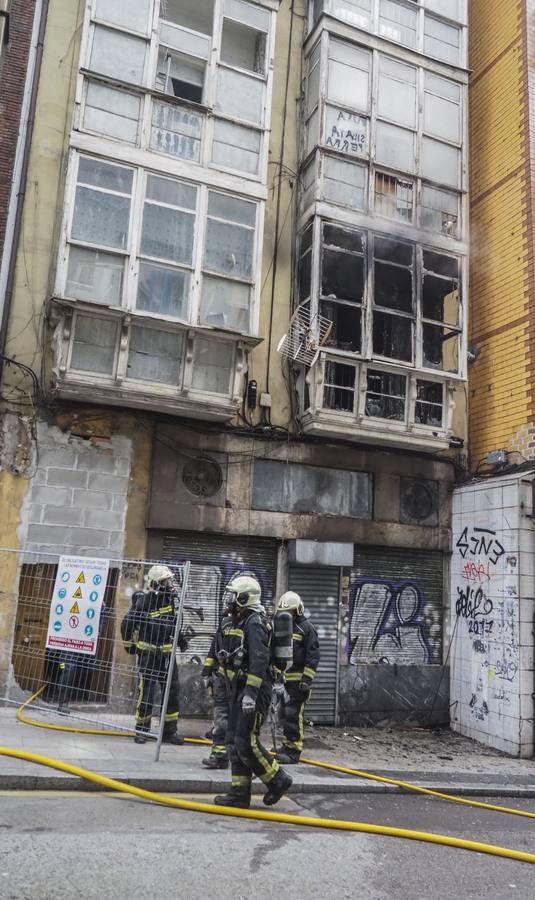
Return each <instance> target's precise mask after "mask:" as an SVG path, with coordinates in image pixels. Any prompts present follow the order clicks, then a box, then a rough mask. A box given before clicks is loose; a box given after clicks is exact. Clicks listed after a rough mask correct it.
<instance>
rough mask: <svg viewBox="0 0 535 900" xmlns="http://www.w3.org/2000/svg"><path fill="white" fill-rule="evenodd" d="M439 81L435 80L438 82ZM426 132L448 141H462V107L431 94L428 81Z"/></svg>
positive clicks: (425, 110)
mask: <svg viewBox="0 0 535 900" xmlns="http://www.w3.org/2000/svg"><path fill="white" fill-rule="evenodd" d="M437 80H438V79H434V81H435V82H436V81H437ZM424 131H426V132H427V133H428V134H434V135H436V136H437V137H441V138H444V139H445V140H448V141H455V142H456V143H458V144H459V143H460V141H461V106H460V104H459V103H456V102H455V101H452V100H448V99H446V98H444V97H439V96H437V95H436V94H434V93H431V92H430V90H429V87H428V83H427V80H426V92H425V99H424Z"/></svg>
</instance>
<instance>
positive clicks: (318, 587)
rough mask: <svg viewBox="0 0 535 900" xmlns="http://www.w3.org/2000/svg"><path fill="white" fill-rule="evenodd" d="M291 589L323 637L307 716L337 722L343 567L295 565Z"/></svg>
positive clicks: (322, 720) (289, 574)
mask: <svg viewBox="0 0 535 900" xmlns="http://www.w3.org/2000/svg"><path fill="white" fill-rule="evenodd" d="M288 588H289V589H290V590H292V591H297V593H298V594H300V596H301V598H302V600H303V603H304V604H305V609H306V610H307V611H308V612H309V613H310V621H311V622H313V624H314V626H315V628H316V630H317V632H318V635H319V639H320V649H321V661H320V665H319V669H318V673H317V675H316V677H315V679H314V685H313V689H312V696H311V699H310V701H309V703H308V704H307V708H306V709H307V712H306V718H307V720H310V721H312V722H314V723H322V724H333V723H334V722H335V719H336V692H337V677H338V603H339V591H340V569H338V568H336V567H334V566H323V567H320V566H297V565H291V566H290V569H289V572H288Z"/></svg>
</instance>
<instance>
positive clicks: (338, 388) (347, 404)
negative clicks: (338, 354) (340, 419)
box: [323, 359, 357, 415]
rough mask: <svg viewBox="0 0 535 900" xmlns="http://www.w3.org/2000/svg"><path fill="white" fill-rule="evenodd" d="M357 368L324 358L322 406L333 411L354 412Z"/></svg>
mask: <svg viewBox="0 0 535 900" xmlns="http://www.w3.org/2000/svg"><path fill="white" fill-rule="evenodd" d="M356 388H357V368H356V366H352V365H348V364H347V363H339V362H335V361H334V360H330V359H326V360H325V363H324V371H323V408H324V409H329V410H332V411H334V412H342V413H350V414H352V415H353V414H354V412H355V401H356V397H357V390H356Z"/></svg>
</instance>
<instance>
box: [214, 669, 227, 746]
mask: <svg viewBox="0 0 535 900" xmlns="http://www.w3.org/2000/svg"><path fill="white" fill-rule="evenodd" d="M213 690H214V708H213V727H212V741H213V746H212V756H224V757H225V758H226V756H227V746H226V735H227V727H228V717H229V708H230V688H229V686H228V685H227V682H226V679H225V678H224V676H223V675H214V678H213Z"/></svg>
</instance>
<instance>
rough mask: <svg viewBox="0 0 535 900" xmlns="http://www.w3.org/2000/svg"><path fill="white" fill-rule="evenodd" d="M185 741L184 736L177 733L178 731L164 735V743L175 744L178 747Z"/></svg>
mask: <svg viewBox="0 0 535 900" xmlns="http://www.w3.org/2000/svg"><path fill="white" fill-rule="evenodd" d="M183 743H184V738H183V737H181V736H180V735H179V734H177V732H176V731H173V732H172V733H171V734H165V732H164V735H163V737H162V744H174V745H175V746H176V747H181V746H182V744H183Z"/></svg>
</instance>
